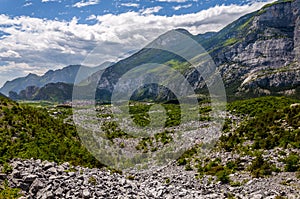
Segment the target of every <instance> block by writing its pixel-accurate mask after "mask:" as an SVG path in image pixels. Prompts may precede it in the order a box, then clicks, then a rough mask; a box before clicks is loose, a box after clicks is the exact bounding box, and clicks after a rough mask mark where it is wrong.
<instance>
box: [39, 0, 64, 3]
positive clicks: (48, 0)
mask: <svg viewBox="0 0 300 199" xmlns="http://www.w3.org/2000/svg"><path fill="white" fill-rule="evenodd" d="M55 1H60V0H42V2H43V3H46V2H55Z"/></svg>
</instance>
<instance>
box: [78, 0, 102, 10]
mask: <svg viewBox="0 0 300 199" xmlns="http://www.w3.org/2000/svg"><path fill="white" fill-rule="evenodd" d="M99 2H100V0H87V1H85V0H81V1H79V2H77V3H75V4H74V5H73V7H77V8H81V7H85V6H91V5H96V4H98V3H99Z"/></svg>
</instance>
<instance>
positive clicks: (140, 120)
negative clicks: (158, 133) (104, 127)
mask: <svg viewBox="0 0 300 199" xmlns="http://www.w3.org/2000/svg"><path fill="white" fill-rule="evenodd" d="M132 104H133V106H130V107H129V113H130V114H131V117H132V119H133V121H134V122H135V123H136V124H137V125H139V126H142V127H145V126H147V125H149V124H150V115H149V113H148V112H149V110H150V108H151V106H153V105H154V104H148V103H142V102H132ZM160 105H162V106H163V107H164V108H165V110H166V114H167V118H166V122H165V125H164V126H165V127H173V126H178V125H179V124H180V122H181V109H180V105H178V104H160Z"/></svg>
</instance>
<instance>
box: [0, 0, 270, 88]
mask: <svg viewBox="0 0 300 199" xmlns="http://www.w3.org/2000/svg"><path fill="white" fill-rule="evenodd" d="M264 4H265V3H254V4H252V5H243V6H238V5H229V6H224V5H221V6H215V7H213V8H210V9H208V10H203V11H200V12H198V13H192V14H184V15H174V16H159V15H155V14H154V13H155V11H156V10H158V9H160V8H156V9H152V11H149V10H148V11H146V10H143V11H139V12H133V11H131V12H127V13H122V14H105V15H101V16H95V15H91V16H90V19H94V20H96V23H95V24H93V25H88V24H80V23H78V19H77V18H75V17H74V18H73V19H72V20H71V21H68V22H67V21H56V20H45V19H39V18H33V17H26V16H21V17H10V16H7V15H0V32H4V33H5V36H4V37H0V41H1V42H0V74H1V75H0V86H1V84H3V83H4V81H6V80H9V79H12V77H13V78H15V77H17V76H20V75H25V73H28V72H31V73H39V74H40V73H42V72H45V71H46V70H49V69H58V68H61V67H63V66H66V65H69V64H78V63H84V64H87V65H99V64H101V63H103V62H105V61H114V62H115V61H117V60H118V59H120V57H122V56H123V55H124V54H126V55H128V53H129V54H130V53H132V52H133V51H136V50H139V49H141V48H142V47H143V46H145V45H147V44H148V43H149V42H151V41H152V40H153V39H155V38H156V37H158V36H159V35H161V34H163V33H164V32H166V31H168V30H171V29H175V28H185V29H187V30H188V31H190V32H191V33H193V34H199V33H204V32H207V31H218V30H220V29H221V28H223V27H224V26H225V25H227V24H228V23H230V22H232V21H233V20H235V19H237V18H239V17H240V16H242V15H244V14H246V13H249V12H252V11H255V10H257V9H259V8H260V7H262V6H263V5H264ZM91 51H93V56H92V57H94V58H93V59H87V60H85V58H86V57H87V55H88V54H89V53H90V52H91ZM90 58H91V56H90Z"/></svg>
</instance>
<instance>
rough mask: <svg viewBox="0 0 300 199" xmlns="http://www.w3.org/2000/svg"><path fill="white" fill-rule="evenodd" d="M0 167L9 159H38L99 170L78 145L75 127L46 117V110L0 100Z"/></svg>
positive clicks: (79, 143)
mask: <svg viewBox="0 0 300 199" xmlns="http://www.w3.org/2000/svg"><path fill="white" fill-rule="evenodd" d="M0 142H1V145H0V164H3V163H5V162H8V161H9V160H10V159H12V158H23V159H30V158H34V159H41V160H48V161H55V162H58V163H62V162H70V163H71V164H73V165H82V166H87V167H101V166H103V165H102V164H101V163H100V162H98V161H97V160H96V159H95V158H94V157H93V156H92V155H91V154H90V153H89V152H88V151H87V150H86V148H85V147H84V146H83V145H82V144H81V142H80V138H79V136H78V134H77V131H76V128H75V126H72V125H69V124H65V123H64V122H63V119H62V118H54V117H51V116H49V114H48V112H47V109H43V108H35V107H32V106H26V105H19V104H17V103H15V102H13V101H10V100H8V99H2V98H0Z"/></svg>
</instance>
